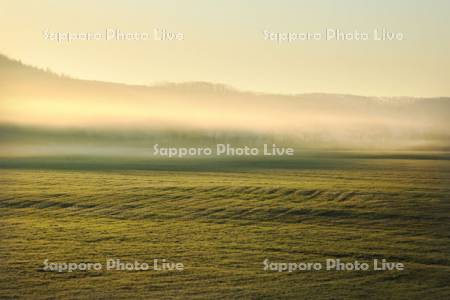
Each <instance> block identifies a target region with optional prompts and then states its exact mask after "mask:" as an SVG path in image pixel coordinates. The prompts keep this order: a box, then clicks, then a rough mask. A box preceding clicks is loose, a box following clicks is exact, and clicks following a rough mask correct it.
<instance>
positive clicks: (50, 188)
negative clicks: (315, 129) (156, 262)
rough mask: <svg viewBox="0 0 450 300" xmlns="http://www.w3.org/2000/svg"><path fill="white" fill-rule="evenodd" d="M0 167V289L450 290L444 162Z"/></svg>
mask: <svg viewBox="0 0 450 300" xmlns="http://www.w3.org/2000/svg"><path fill="white" fill-rule="evenodd" d="M2 164H3V167H4V168H3V170H1V171H0V184H1V186H2V189H1V191H0V226H1V230H0V240H1V244H0V298H2V299H8V298H26V299H42V298H44V299H45V298H59V299H61V298H97V299H98V298H101V299H116V298H121V299H128V298H129V299H136V298H137V299H139V298H146V299H158V298H180V299H186V298H205V299H214V298H241V299H242V298H244V299H248V298H252V299H264V298H291V299H300V298H306V299H311V298H313V299H349V298H350V299H351V298H362V297H364V298H369V299H372V298H376V299H391V298H393V299H444V298H448V297H449V296H450V288H449V279H450V257H449V253H450V223H449V220H450V217H449V213H450V201H449V200H450V161H448V160H414V159H368V158H367V159H362V158H361V159H352V160H350V159H349V160H348V161H347V163H346V161H340V162H339V163H333V164H330V163H329V164H326V163H323V162H322V163H317V164H309V165H308V164H305V165H304V166H305V167H304V168H302V167H301V166H302V163H301V162H298V163H297V164H296V165H295V167H292V168H287V167H286V168H283V169H277V168H273V165H270V164H269V165H261V166H260V167H259V168H255V169H250V168H243V169H242V170H239V171H232V170H231V169H226V170H221V171H215V172H213V171H212V170H208V168H205V169H204V170H198V169H196V170H195V171H188V170H190V169H189V168H187V169H186V170H185V171H164V170H130V168H128V170H127V168H125V167H124V168H116V169H110V170H107V169H106V168H105V170H103V171H94V170H83V169H82V167H80V168H73V169H78V170H70V167H66V168H60V169H59V170H57V169H56V168H52V166H53V165H52V164H45V163H44V165H46V166H47V168H46V169H44V168H42V166H39V167H40V169H34V170H32V169H29V167H28V169H27V168H25V167H22V168H20V169H19V168H18V167H19V164H18V163H16V165H14V166H13V165H12V163H11V162H9V165H8V164H7V163H6V162H2ZM5 167H8V168H5ZM32 167H36V165H32ZM72 167H73V165H72ZM269 167H270V168H269ZM161 169H163V168H161ZM46 258H48V259H49V260H50V261H52V262H64V261H66V262H104V260H105V259H106V258H119V259H121V260H122V261H134V260H138V261H146V262H148V261H151V260H152V259H154V258H166V259H168V260H170V261H175V262H182V263H183V264H184V266H185V271H182V272H156V271H142V272H125V271H122V272H119V271H97V272H96V271H90V272H73V273H56V272H44V271H43V270H42V267H43V261H44V259H46ZM265 258H269V259H270V260H271V261H279V262H301V261H303V262H317V261H319V262H322V261H324V260H325V259H326V258H340V259H341V260H342V261H353V260H358V261H367V262H368V261H372V260H373V259H374V258H380V259H382V258H386V259H387V260H390V261H397V262H402V263H404V264H405V266H406V270H405V271H390V272H375V271H367V272H351V271H348V272H337V271H309V272H294V273H277V272H266V271H264V270H263V264H262V262H263V260H264V259H265Z"/></svg>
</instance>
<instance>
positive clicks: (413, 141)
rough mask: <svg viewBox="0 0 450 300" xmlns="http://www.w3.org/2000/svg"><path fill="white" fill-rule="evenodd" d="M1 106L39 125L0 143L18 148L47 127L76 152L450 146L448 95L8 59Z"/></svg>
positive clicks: (12, 119) (6, 120)
mask: <svg viewBox="0 0 450 300" xmlns="http://www.w3.org/2000/svg"><path fill="white" fill-rule="evenodd" d="M0 103H1V110H0V122H1V123H3V124H4V125H3V127H4V126H6V127H5V128H10V129H11V127H8V126H11V125H14V126H18V128H22V129H23V128H34V131H33V130H25V131H24V130H12V131H11V130H9V131H8V132H10V133H11V132H14V133H12V134H9V135H6V137H5V134H4V135H3V136H2V140H1V141H0V142H1V143H2V144H4V145H6V144H8V145H10V146H11V144H14V145H16V146H17V145H22V146H23V147H24V145H25V144H27V143H25V140H26V141H28V142H29V143H28V144H27V146H30V145H31V144H35V145H36V143H37V144H39V143H38V142H39V137H40V138H41V140H40V141H41V143H42V144H44V145H45V144H46V143H48V142H49V140H48V134H47V133H48V130H51V132H54V131H55V130H56V131H58V130H61V131H60V134H59V135H58V136H59V138H57V139H55V138H54V137H53V139H52V141H56V142H58V141H65V142H61V143H62V144H64V145H70V147H71V148H72V149H74V151H75V152H77V150H76V149H77V147H78V148H79V147H81V148H83V145H84V144H89V145H92V144H95V145H96V146H95V147H97V146H98V145H97V144H98V143H100V144H101V141H102V139H105V140H107V141H109V142H108V143H109V144H114V143H116V144H118V145H122V146H123V145H124V144H123V138H122V139H120V138H117V136H118V135H119V136H122V137H123V136H125V137H127V136H131V137H132V138H130V137H128V138H125V140H126V141H127V143H125V145H129V146H130V147H135V146H136V145H140V144H141V145H142V144H144V145H145V147H147V146H148V144H149V143H147V142H148V141H150V140H152V141H157V139H158V138H159V139H162V137H166V138H164V141H166V142H167V143H170V140H171V138H172V137H173V136H177V137H180V136H182V137H183V138H182V139H181V141H182V142H186V141H189V142H188V143H189V144H195V143H200V142H202V141H203V142H205V141H207V142H214V141H219V142H220V139H221V138H223V137H227V141H230V142H236V141H239V142H240V143H242V141H243V140H245V139H247V140H248V141H249V143H255V142H258V141H260V140H261V139H262V140H264V141H270V142H272V141H274V137H276V139H277V140H282V141H283V142H284V143H285V144H286V143H287V144H292V145H294V146H298V147H305V148H312V149H314V148H317V149H323V148H326V149H355V150H357V149H377V150H396V149H402V150H406V149H410V150H445V149H449V148H450V135H449V131H448V127H449V126H448V125H449V120H450V98H427V99H423V98H407V97H404V98H373V97H361V96H352V95H331V94H301V95H275V94H258V93H251V92H242V91H237V90H234V89H232V88H229V87H226V86H223V85H219V84H210V83H185V84H162V85H159V86H131V85H123V84H115V83H105V82H96V81H84V80H76V79H71V78H69V77H66V76H58V75H55V74H53V73H51V72H48V71H42V70H39V69H36V68H32V67H28V66H25V65H22V64H21V63H19V62H17V61H13V60H10V59H8V58H6V57H4V56H0ZM8 124H9V125H8ZM46 130H47V131H46ZM62 130H63V131H62ZM73 130H78V131H79V130H82V131H83V132H89V131H93V132H99V131H103V132H105V134H102V135H100V137H99V138H97V139H94V140H93V141H92V140H91V141H89V139H85V138H80V137H77V138H73V139H71V137H73V135H74V131H73ZM24 132H25V133H26V134H25V135H23V136H21V135H20V134H24ZM38 132H39V133H38ZM43 132H44V133H45V132H47V133H45V134H44V133H43ZM167 132H170V135H169V138H167V135H166V133H167ZM174 132H178V134H177V135H174V134H173V133H174ZM33 134H35V138H34V139H33ZM64 135H67V136H68V137H67V138H66V139H64V138H61V136H64ZM50 136H51V134H50ZM82 136H84V137H86V135H82ZM87 136H89V135H87ZM198 136H201V137H202V138H201V139H196V138H191V137H198ZM243 137H245V139H243ZM22 138H23V140H21V139H22ZM139 139H142V140H143V142H142V143H141V142H139ZM68 140H71V141H72V144H70V143H69V144H67V141H68ZM30 141H33V142H30ZM178 141H180V139H178ZM21 142H22V143H21ZM75 144H76V145H78V146H75ZM95 147H93V148H92V149H96V151H97V150H98V149H101V148H95ZM10 149H18V148H17V147H16V148H14V147H13V148H10ZM11 151H13V150H11ZM43 151H46V150H45V148H44V150H43ZM98 151H99V152H101V151H102V150H98Z"/></svg>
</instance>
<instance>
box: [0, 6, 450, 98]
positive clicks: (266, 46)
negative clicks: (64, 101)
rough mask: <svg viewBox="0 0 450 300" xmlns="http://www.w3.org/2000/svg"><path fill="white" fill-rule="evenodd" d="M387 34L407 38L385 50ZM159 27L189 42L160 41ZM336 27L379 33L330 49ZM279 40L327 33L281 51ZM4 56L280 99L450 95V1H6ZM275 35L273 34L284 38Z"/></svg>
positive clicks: (0, 20)
mask: <svg viewBox="0 0 450 300" xmlns="http://www.w3.org/2000/svg"><path fill="white" fill-rule="evenodd" d="M107 28H110V29H119V30H120V31H122V32H146V33H150V34H151V37H150V38H149V39H147V40H140V41H117V40H114V39H112V40H108V41H105V40H101V39H100V40H90V41H72V42H70V43H69V42H57V41H54V40H49V39H46V35H45V32H47V33H58V32H61V33H63V32H72V33H80V32H94V33H95V32H106V29H107ZM382 28H384V29H386V30H388V31H389V32H392V33H400V34H401V35H402V39H401V40H390V41H386V40H385V41H375V40H373V31H374V30H375V29H378V30H381V29H382ZM154 29H159V30H161V29H165V30H166V31H168V32H171V33H180V34H182V36H183V38H182V39H181V40H175V41H174V40H172V41H167V40H166V41H160V40H154ZM327 29H331V30H335V29H339V30H340V31H341V32H347V33H355V32H359V33H364V32H366V33H369V34H370V37H369V39H368V40H364V41H355V40H350V41H342V40H340V41H336V40H333V39H331V40H325V32H326V30H327ZM265 31H266V32H270V33H273V34H274V33H280V32H281V33H307V32H310V33H317V32H319V33H322V34H323V35H322V39H321V40H319V41H316V40H309V41H293V42H285V41H284V42H277V41H274V40H270V39H269V40H267V39H265V34H264V32H265ZM0 36H1V42H0V53H1V54H5V55H7V56H9V57H11V58H15V59H20V60H21V61H23V62H24V63H26V64H30V65H33V66H38V67H41V68H49V69H51V70H52V71H55V72H57V73H63V74H66V75H70V76H72V77H75V78H82V79H91V80H101V81H111V82H120V83H128V84H158V83H163V82H187V81H208V82H216V83H223V84H227V85H231V86H233V87H236V88H238V89H242V90H250V91H258V92H268V93H283V94H292V93H313V92H317V93H341V94H358V95H369V96H416V97H421V96H426V97H436V96H450V84H449V78H450V76H449V70H450V55H448V54H449V53H450V1H447V0H434V1H419V0H408V1H406V0H397V1H387V0H381V1H380V0H377V1H374V0H367V1H360V0H347V1H333V0H327V1H325V0H319V1H288V0H281V1H256V0H255V1H250V0H248V1H236V0H215V1H207V0H192V1H173V0H162V1H138V0H131V1H115V0H112V1H104V0H99V1H86V0H81V1H51V0H42V1H35V0H28V1H24V0H14V1H13V0H0ZM272 36H273V35H272Z"/></svg>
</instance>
